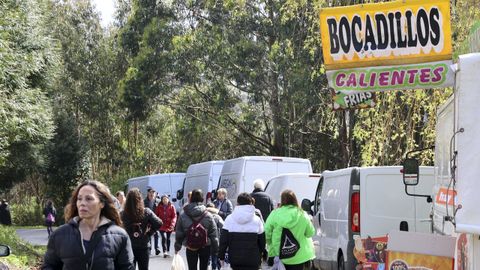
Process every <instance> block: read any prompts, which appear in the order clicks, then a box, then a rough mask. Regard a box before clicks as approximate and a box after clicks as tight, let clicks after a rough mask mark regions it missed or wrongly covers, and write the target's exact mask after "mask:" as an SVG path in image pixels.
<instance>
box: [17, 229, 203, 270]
mask: <svg viewBox="0 0 480 270" xmlns="http://www.w3.org/2000/svg"><path fill="white" fill-rule="evenodd" d="M17 234H18V236H19V237H20V238H21V239H23V240H24V241H26V242H29V243H30V244H32V245H39V246H46V245H47V242H48V233H47V229H25V230H24V229H21V230H17ZM174 239H175V235H172V242H173V241H174ZM152 243H153V242H152ZM172 249H173V243H172ZM161 255H162V254H160V255H158V256H156V255H155V254H154V253H153V250H152V254H151V257H150V264H149V267H148V268H149V269H150V270H158V269H170V267H171V265H172V260H173V259H172V257H170V258H163V256H161ZM172 255H173V252H172ZM180 255H181V256H182V257H183V260H184V261H185V263H186V262H187V259H186V257H185V249H184V248H182V250H180ZM209 269H210V267H209Z"/></svg>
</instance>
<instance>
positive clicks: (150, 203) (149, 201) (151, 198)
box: [143, 187, 160, 255]
mask: <svg viewBox="0 0 480 270" xmlns="http://www.w3.org/2000/svg"><path fill="white" fill-rule="evenodd" d="M143 203H144V205H145V207H147V208H149V209H150V210H152V212H154V213H155V209H157V206H158V205H159V204H160V200H159V199H158V198H157V192H156V191H155V190H154V189H153V188H151V187H148V188H147V197H146V198H145V200H144V201H143ZM153 240H154V248H155V255H158V254H160V249H159V248H158V231H155V232H154V233H153Z"/></svg>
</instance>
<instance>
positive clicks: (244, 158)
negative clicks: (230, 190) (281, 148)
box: [225, 156, 310, 162]
mask: <svg viewBox="0 0 480 270" xmlns="http://www.w3.org/2000/svg"><path fill="white" fill-rule="evenodd" d="M241 159H243V160H262V161H265V160H274V161H280V162H281V161H290V162H305V161H308V162H310V161H309V160H308V159H305V158H297V157H279V156H244V157H238V158H232V159H229V160H226V161H225V162H231V161H236V160H241Z"/></svg>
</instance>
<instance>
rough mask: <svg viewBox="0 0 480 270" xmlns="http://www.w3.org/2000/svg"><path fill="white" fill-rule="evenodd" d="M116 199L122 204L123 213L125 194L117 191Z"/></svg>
mask: <svg viewBox="0 0 480 270" xmlns="http://www.w3.org/2000/svg"><path fill="white" fill-rule="evenodd" d="M115 197H116V198H117V200H118V203H119V204H120V212H122V211H123V209H124V208H125V200H126V197H125V193H124V192H123V191H121V190H119V191H117V193H115Z"/></svg>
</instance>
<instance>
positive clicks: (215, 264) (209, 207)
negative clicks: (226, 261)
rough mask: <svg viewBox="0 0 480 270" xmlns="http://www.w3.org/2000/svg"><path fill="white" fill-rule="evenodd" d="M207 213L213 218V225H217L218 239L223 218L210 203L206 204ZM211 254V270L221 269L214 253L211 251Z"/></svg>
mask: <svg viewBox="0 0 480 270" xmlns="http://www.w3.org/2000/svg"><path fill="white" fill-rule="evenodd" d="M206 206H207V211H208V212H210V214H212V216H213V219H214V220H215V225H217V235H218V236H219V237H220V232H221V230H222V228H223V218H222V217H221V216H219V215H218V209H217V208H215V205H214V204H213V203H211V202H209V203H207V205H206ZM210 252H211V254H212V255H211V256H210V258H211V261H212V270H216V269H218V270H220V268H221V267H222V265H221V264H220V259H219V258H218V256H216V255H214V253H213V252H212V251H210Z"/></svg>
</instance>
